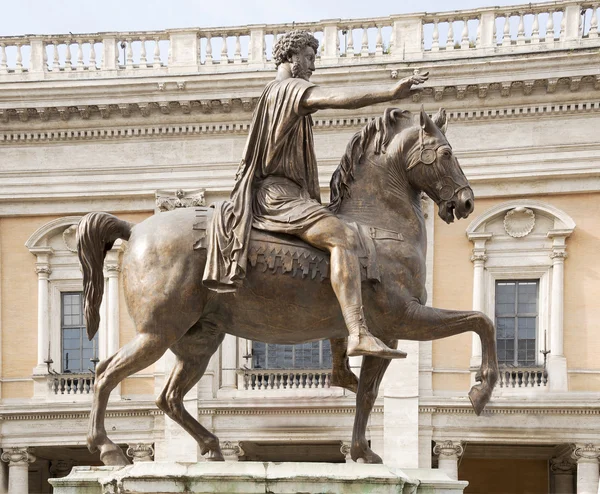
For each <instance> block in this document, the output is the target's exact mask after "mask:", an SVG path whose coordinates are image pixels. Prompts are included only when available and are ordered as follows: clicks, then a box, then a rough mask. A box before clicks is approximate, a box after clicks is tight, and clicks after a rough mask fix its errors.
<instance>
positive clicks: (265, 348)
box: [252, 340, 331, 369]
mask: <svg viewBox="0 0 600 494" xmlns="http://www.w3.org/2000/svg"><path fill="white" fill-rule="evenodd" d="M252 368H254V369H331V347H330V345H329V340H323V341H312V342H310V343H300V344H298V345H272V344H268V343H261V342H259V341H254V342H252Z"/></svg>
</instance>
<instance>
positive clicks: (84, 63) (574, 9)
mask: <svg viewBox="0 0 600 494" xmlns="http://www.w3.org/2000/svg"><path fill="white" fill-rule="evenodd" d="M599 7H600V1H592V2H582V1H573V0H568V1H557V2H543V3H530V4H525V5H516V6H509V7H494V8H482V9H475V10H462V11H454V12H443V13H434V14H431V13H421V14H410V15H397V16H388V17H377V18H369V19H344V20H342V19H331V20H323V21H319V22H308V23H299V24H276V25H275V24H274V25H246V26H237V27H220V28H198V29H173V30H165V31H144V32H121V33H91V34H67V35H35V36H14V37H0V81H3V82H10V81H16V80H46V79H78V78H94V79H96V78H102V77H114V76H115V75H117V76H126V77H130V76H146V75H161V74H183V73H212V72H228V71H239V70H244V69H249V70H255V69H257V68H260V67H269V66H271V65H272V62H271V53H272V47H273V44H274V42H275V41H276V40H277V38H278V37H279V36H281V35H282V34H283V33H285V32H287V31H289V30H291V29H305V30H308V31H310V32H312V33H313V34H314V35H315V37H316V38H317V39H318V40H319V42H320V47H319V50H318V53H317V65H318V66H319V65H320V66H335V65H346V64H355V63H378V62H394V61H396V62H397V61H420V60H423V61H427V60H437V59H448V58H457V57H462V56H493V55H497V54H506V53H527V52H539V51H552V50H559V49H573V48H585V47H597V46H600V38H599V33H598V17H599V12H598V10H599Z"/></svg>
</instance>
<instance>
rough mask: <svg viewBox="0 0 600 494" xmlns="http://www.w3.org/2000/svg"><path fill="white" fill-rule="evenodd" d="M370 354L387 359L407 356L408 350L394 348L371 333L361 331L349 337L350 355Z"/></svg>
mask: <svg viewBox="0 0 600 494" xmlns="http://www.w3.org/2000/svg"><path fill="white" fill-rule="evenodd" d="M359 355H369V356H371V357H379V358H385V359H395V358H406V355H407V354H406V352H403V351H402V350H393V349H391V348H390V347H388V346H387V345H386V344H385V343H384V342H383V341H381V340H380V339H379V338H376V337H375V336H373V335H372V334H370V333H361V334H359V335H351V336H349V337H348V356H349V357H356V356H359Z"/></svg>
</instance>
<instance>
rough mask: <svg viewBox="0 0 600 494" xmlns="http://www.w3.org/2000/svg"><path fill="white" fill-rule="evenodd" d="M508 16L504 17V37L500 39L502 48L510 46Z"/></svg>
mask: <svg viewBox="0 0 600 494" xmlns="http://www.w3.org/2000/svg"><path fill="white" fill-rule="evenodd" d="M510 45H511V39H510V14H506V15H505V16H504V37H503V38H502V46H510Z"/></svg>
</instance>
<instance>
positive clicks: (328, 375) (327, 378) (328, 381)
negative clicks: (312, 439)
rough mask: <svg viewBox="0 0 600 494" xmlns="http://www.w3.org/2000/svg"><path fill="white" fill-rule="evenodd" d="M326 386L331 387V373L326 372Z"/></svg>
mask: <svg viewBox="0 0 600 494" xmlns="http://www.w3.org/2000/svg"><path fill="white" fill-rule="evenodd" d="M325 387H326V388H330V387H331V374H325Z"/></svg>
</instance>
